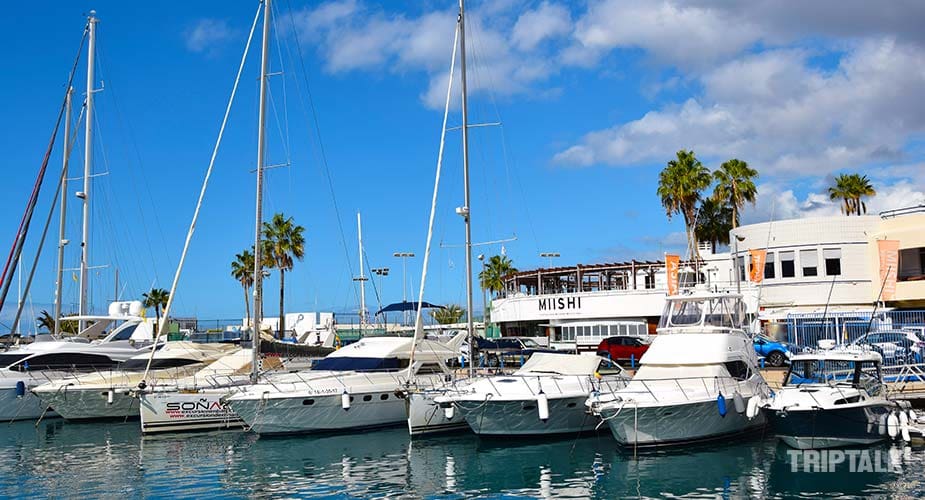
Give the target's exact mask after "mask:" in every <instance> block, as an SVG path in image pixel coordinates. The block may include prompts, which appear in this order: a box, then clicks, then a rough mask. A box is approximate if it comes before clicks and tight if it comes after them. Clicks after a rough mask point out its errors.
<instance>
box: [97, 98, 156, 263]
mask: <svg viewBox="0 0 925 500" xmlns="http://www.w3.org/2000/svg"><path fill="white" fill-rule="evenodd" d="M93 120H94V127H95V128H94V130H95V131H96V134H95V137H94V138H95V139H96V141H95V142H97V147H98V148H99V150H100V153H101V156H102V157H103V165H104V166H105V169H106V170H105V171H106V173H110V172H112V169H111V167H110V164H109V155H108V154H107V152H106V147H105V145H104V144H105V142H106V141H105V140H104V139H103V127H102V124H101V123H100V121H99V114H95V115H94V116H93ZM111 187H112V186H111V184H110V183H104V184H103V185H102V186H100V188H101V189H100V190H99V192H100V193H101V195H102V196H101V200H102V201H103V204H104V206H103V207H100V206H98V205H93V206H92V207H93V210H94V214H95V215H96V218H97V219H98V220H102V221H103V222H104V224H106V225H108V229H109V231H108V233H109V235H110V236H113V237H114V238H113V239H114V240H115V241H119V240H123V241H133V240H134V238H132V235H131V234H130V233H129V232H128V229H127V228H125V227H123V226H118V229H117V225H116V224H115V223H114V222H113V219H112V214H113V213H116V212H118V213H123V211H122V209H121V205H119V204H118V200H117V201H116V202H113V201H112V193H111V191H110V190H111ZM135 201H136V202H138V197H137V196H136V197H135ZM114 205H115V207H116V208H117V211H113V210H112V207H113V206H114ZM140 208H141V207H140V205H139V209H140ZM142 226H144V224H142ZM104 229H105V228H104ZM102 232H105V231H102ZM100 233H101V231H100V228H98V227H96V226H95V225H94V226H93V234H92V235H91V238H93V236H94V235H95V236H96V237H97V239H98V238H99V237H100ZM120 236H121V237H120ZM145 236H146V243H147V245H148V255H149V256H150V257H151V265H152V267H154V265H155V263H154V254H153V253H152V252H151V242H150V239H147V236H148V234H147V232H145ZM106 248H107V249H108V250H109V253H108V255H109V259H110V260H111V261H112V264H113V265H115V266H121V265H122V263H123V262H128V261H124V260H123V259H121V258H120V251H121V249H122V245H111V244H110V245H107V246H106ZM129 255H130V258H131V261H130V262H131V265H133V266H137V268H136V269H144V267H145V266H143V265H141V262H140V261H139V260H138V259H140V256H139V255H137V254H136V253H135V252H130V254H129ZM156 277H157V272H156V271H155V279H156Z"/></svg>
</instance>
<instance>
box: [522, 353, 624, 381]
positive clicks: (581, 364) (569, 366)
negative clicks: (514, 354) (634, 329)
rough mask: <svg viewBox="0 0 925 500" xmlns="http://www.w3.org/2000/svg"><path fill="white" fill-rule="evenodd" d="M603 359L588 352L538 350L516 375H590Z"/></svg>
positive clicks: (592, 374)
mask: <svg viewBox="0 0 925 500" xmlns="http://www.w3.org/2000/svg"><path fill="white" fill-rule="evenodd" d="M602 361H607V360H605V359H604V358H601V357H599V356H591V355H587V354H556V353H550V352H537V353H533V355H532V356H530V359H528V360H527V362H526V363H524V365H523V366H522V367H521V368H520V369H519V370H517V371H516V372H514V375H539V376H542V375H588V376H594V373H595V372H596V371H597V369H598V367H599V366H600V365H601V362H602Z"/></svg>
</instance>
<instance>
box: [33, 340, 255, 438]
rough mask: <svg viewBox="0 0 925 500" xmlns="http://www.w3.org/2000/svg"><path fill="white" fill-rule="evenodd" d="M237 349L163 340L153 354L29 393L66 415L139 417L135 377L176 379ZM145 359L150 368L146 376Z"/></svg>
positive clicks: (75, 417) (154, 382) (219, 371)
mask: <svg viewBox="0 0 925 500" xmlns="http://www.w3.org/2000/svg"><path fill="white" fill-rule="evenodd" d="M237 349H239V348H238V347H237V346H234V345H230V344H197V343H193V342H185V341H178V342H167V343H165V344H164V345H163V347H160V348H159V349H158V350H157V351H156V352H154V353H153V357H152V354H151V353H143V354H139V355H137V356H134V357H132V358H130V359H128V360H127V361H125V362H124V363H121V364H119V365H118V366H117V367H114V368H111V369H109V370H96V371H94V372H92V373H87V374H84V375H74V376H68V377H64V378H60V379H57V380H53V381H51V382H48V383H45V384H42V385H39V386H38V387H35V388H33V389H32V393H33V394H35V395H36V396H38V398H39V399H41V400H42V404H44V405H45V406H46V407H50V408H52V409H54V410H55V411H56V412H57V413H58V414H59V415H60V416H62V417H64V418H66V419H72V420H87V419H98V418H131V417H137V416H138V399H137V398H136V397H135V395H134V394H133V392H134V391H135V390H136V389H137V387H138V385H139V382H141V381H142V380H144V381H145V385H146V386H156V385H159V384H161V383H168V384H174V383H176V380H178V379H182V378H185V377H189V376H191V375H193V374H196V373H197V372H200V370H202V369H203V368H204V367H206V366H207V365H210V364H211V363H212V362H214V361H216V360H217V359H220V358H222V357H223V356H225V355H227V354H229V353H230V352H231V351H233V350H237ZM149 358H150V367H151V370H150V371H149V372H148V373H147V375H146V374H145V369H146V367H147V366H148V363H149ZM227 372H228V370H227V369H225V368H224V367H221V366H218V367H216V368H215V370H214V373H215V374H216V375H221V374H225V373H227ZM200 373H201V372H200Z"/></svg>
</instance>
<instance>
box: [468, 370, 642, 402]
mask: <svg viewBox="0 0 925 500" xmlns="http://www.w3.org/2000/svg"><path fill="white" fill-rule="evenodd" d="M545 378H546V379H551V382H552V384H551V385H550V384H549V381H547V380H544V377H542V376H536V375H506V376H504V377H500V378H496V377H488V378H487V379H486V380H488V383H489V384H491V387H492V390H493V391H494V393H495V394H497V395H498V396H503V395H504V394H505V393H508V392H509V389H508V388H511V389H513V385H511V386H507V385H506V383H505V382H501V381H502V380H519V382H520V383H518V384H516V385H517V386H521V385H522V386H523V387H525V388H526V389H527V392H528V393H529V394H530V395H531V396H534V397H535V396H538V395H539V392H540V390H542V391H543V392H544V393H546V394H565V393H566V392H568V391H566V390H565V389H563V388H562V386H561V385H560V384H559V382H560V381H561V380H575V381H577V382H578V387H579V389H580V390H581V392H584V393H588V394H590V393H591V392H593V391H597V392H599V393H603V392H615V391H617V390H619V389H621V388H623V387H626V379H623V378H620V377H613V376H611V377H606V378H601V379H600V380H596V379H595V378H594V377H593V376H591V375H556V376H553V377H545ZM532 379H536V388H535V389H534V387H533V386H532V385H530V381H531V380H532ZM595 380H596V381H597V386H596V387H595ZM605 386H606V387H605Z"/></svg>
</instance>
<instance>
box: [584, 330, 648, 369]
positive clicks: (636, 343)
mask: <svg viewBox="0 0 925 500" xmlns="http://www.w3.org/2000/svg"><path fill="white" fill-rule="evenodd" d="M647 350H649V342H648V341H646V340H645V339H642V338H639V337H627V336H622V337H610V338H606V339H604V340H602V341H601V343H600V344H598V346H597V355H598V356H604V357H609V358H610V359H613V360H623V359H630V358H632V359H635V360H636V362H637V363H638V362H639V358H641V357H642V355H643V354H645V353H646V351H647Z"/></svg>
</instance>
